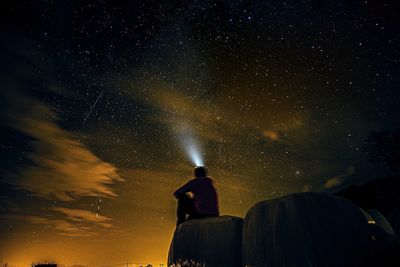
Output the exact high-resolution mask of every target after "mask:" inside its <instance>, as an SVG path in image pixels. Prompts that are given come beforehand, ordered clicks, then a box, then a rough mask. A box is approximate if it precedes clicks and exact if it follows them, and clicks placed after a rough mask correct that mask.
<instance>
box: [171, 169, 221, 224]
mask: <svg viewBox="0 0 400 267" xmlns="http://www.w3.org/2000/svg"><path fill="white" fill-rule="evenodd" d="M194 177H195V178H194V179H192V180H190V181H189V182H187V183H186V184H184V185H183V186H181V187H180V188H178V189H177V190H176V191H175V192H174V197H175V198H176V199H177V200H178V208H177V217H178V218H177V222H176V225H177V226H178V225H179V224H181V223H183V222H184V221H187V220H192V219H200V218H207V217H216V216H219V209H218V196H217V191H216V189H215V187H214V182H213V180H211V178H209V177H207V170H206V168H205V167H203V166H200V167H196V168H194ZM189 192H191V193H192V194H193V198H191V197H190V196H189V195H188V194H187V193H189ZM186 216H187V217H186Z"/></svg>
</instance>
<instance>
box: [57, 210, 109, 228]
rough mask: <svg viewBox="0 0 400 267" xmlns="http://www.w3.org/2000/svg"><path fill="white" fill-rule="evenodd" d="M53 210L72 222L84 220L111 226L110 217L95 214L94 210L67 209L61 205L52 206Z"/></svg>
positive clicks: (107, 226) (106, 226)
mask: <svg viewBox="0 0 400 267" xmlns="http://www.w3.org/2000/svg"><path fill="white" fill-rule="evenodd" d="M53 210H54V211H58V212H60V213H62V214H63V215H64V216H66V218H67V219H69V220H71V221H74V222H86V223H91V224H96V225H99V226H101V227H105V228H111V227H113V225H112V224H111V223H110V222H111V220H112V219H111V218H109V217H106V216H104V215H100V214H96V213H94V212H91V211H88V210H83V209H69V208H63V207H54V208H53Z"/></svg>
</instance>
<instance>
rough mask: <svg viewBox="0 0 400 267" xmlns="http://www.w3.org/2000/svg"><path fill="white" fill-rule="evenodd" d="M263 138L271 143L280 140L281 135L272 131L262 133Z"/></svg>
mask: <svg viewBox="0 0 400 267" xmlns="http://www.w3.org/2000/svg"><path fill="white" fill-rule="evenodd" d="M263 136H264V137H266V138H268V139H269V140H271V141H278V140H279V139H281V135H280V134H279V132H277V131H274V130H266V131H264V132H263Z"/></svg>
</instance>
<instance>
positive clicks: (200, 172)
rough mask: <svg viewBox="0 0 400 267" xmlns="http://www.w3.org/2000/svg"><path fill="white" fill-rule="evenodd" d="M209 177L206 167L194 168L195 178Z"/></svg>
mask: <svg viewBox="0 0 400 267" xmlns="http://www.w3.org/2000/svg"><path fill="white" fill-rule="evenodd" d="M206 176H207V169H206V168H205V167H204V166H197V167H196V168H194V177H196V178H199V177H206Z"/></svg>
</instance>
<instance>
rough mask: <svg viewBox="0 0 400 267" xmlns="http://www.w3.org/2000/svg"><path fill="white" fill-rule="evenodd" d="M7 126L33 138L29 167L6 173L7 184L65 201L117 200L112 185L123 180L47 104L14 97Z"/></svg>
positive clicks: (24, 96)
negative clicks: (99, 197)
mask: <svg viewBox="0 0 400 267" xmlns="http://www.w3.org/2000/svg"><path fill="white" fill-rule="evenodd" d="M8 98H9V99H10V100H11V101H12V102H13V103H12V104H11V105H10V107H11V108H9V109H8V110H6V112H5V114H3V117H4V123H5V124H6V125H7V126H8V127H11V128H14V129H16V130H19V131H21V132H22V133H24V134H25V135H27V136H29V137H30V138H32V139H33V141H32V143H31V144H32V151H30V152H29V154H28V159H29V160H30V161H31V163H30V164H26V165H24V166H22V167H20V168H19V169H18V170H17V171H16V173H12V174H10V173H9V174H7V176H8V178H6V180H5V181H6V182H8V183H10V184H13V185H15V186H16V187H17V188H20V189H24V190H27V191H30V192H32V194H34V195H37V196H41V197H45V198H50V199H57V200H63V201H71V200H73V199H78V198H81V197H86V196H92V197H98V196H103V197H116V196H117V195H116V193H115V192H114V190H113V188H112V185H113V184H114V183H116V182H119V181H123V179H122V178H121V177H120V175H119V174H118V170H117V168H116V167H114V166H113V165H112V164H110V163H108V162H105V161H103V160H101V159H100V158H98V157H97V156H96V155H94V154H93V153H92V152H91V151H90V150H89V149H88V148H87V147H86V146H85V145H84V144H82V143H81V142H79V140H76V138H75V136H74V134H72V133H70V132H68V131H66V130H64V129H63V128H61V127H60V126H59V125H58V124H57V123H56V121H57V119H58V118H57V115H56V114H55V112H54V111H53V110H51V109H50V108H49V107H48V106H46V105H45V104H42V103H40V102H39V101H37V100H35V99H32V98H30V97H28V96H26V95H22V94H21V93H20V94H13V95H9V96H8Z"/></svg>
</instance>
